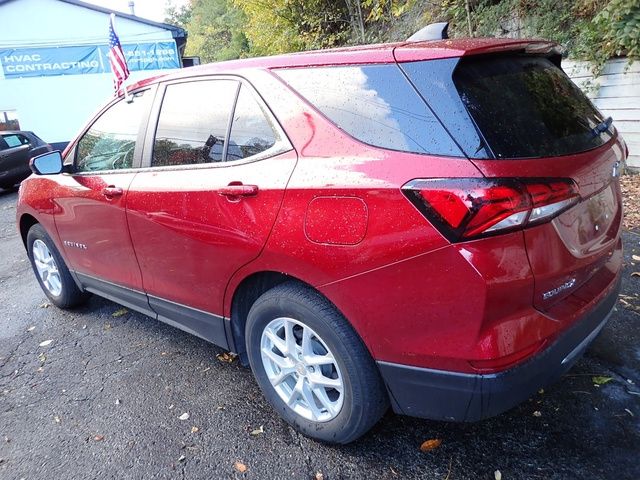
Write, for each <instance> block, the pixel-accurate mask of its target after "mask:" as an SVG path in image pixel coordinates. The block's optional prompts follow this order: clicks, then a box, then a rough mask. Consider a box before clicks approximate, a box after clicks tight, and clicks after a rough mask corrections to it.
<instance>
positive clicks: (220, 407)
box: [216, 405, 224, 410]
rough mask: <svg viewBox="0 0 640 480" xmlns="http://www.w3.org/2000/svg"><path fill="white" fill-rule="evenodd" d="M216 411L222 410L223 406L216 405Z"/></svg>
mask: <svg viewBox="0 0 640 480" xmlns="http://www.w3.org/2000/svg"><path fill="white" fill-rule="evenodd" d="M216 410H224V405H218V407H217V408H216Z"/></svg>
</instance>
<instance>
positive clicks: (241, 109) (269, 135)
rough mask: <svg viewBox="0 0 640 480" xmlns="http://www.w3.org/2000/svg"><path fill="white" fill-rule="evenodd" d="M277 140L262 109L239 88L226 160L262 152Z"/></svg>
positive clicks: (238, 158)
mask: <svg viewBox="0 0 640 480" xmlns="http://www.w3.org/2000/svg"><path fill="white" fill-rule="evenodd" d="M277 140H278V137H277V135H276V133H275V131H274V130H273V128H272V127H271V125H270V124H269V120H268V117H267V115H266V114H265V112H264V110H263V109H262V107H261V106H260V105H259V104H258V102H257V101H256V99H255V98H254V97H253V95H252V94H251V92H250V91H249V89H248V88H247V87H244V86H243V87H241V89H240V95H239V96H238V102H237V103H236V108H235V110H234V113H233V121H232V124H231V135H230V137H229V147H228V148H227V158H226V160H227V161H232V160H240V159H242V158H247V157H251V156H253V155H256V154H258V153H261V152H264V151H265V150H268V149H270V148H271V147H273V146H274V145H275V144H276V141H277Z"/></svg>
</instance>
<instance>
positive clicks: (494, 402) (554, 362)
mask: <svg viewBox="0 0 640 480" xmlns="http://www.w3.org/2000/svg"><path fill="white" fill-rule="evenodd" d="M620 283H621V277H619V278H618V279H617V280H616V281H615V286H614V288H613V289H612V291H611V292H610V293H609V294H608V295H607V296H606V297H605V298H604V299H602V300H601V301H600V302H599V303H598V305H597V306H596V307H595V308H594V309H592V310H591V311H590V312H589V313H588V314H586V315H585V316H584V317H583V318H582V319H580V320H578V321H576V322H575V324H574V325H573V326H572V327H570V328H569V329H568V330H566V331H565V332H563V333H562V334H560V336H559V337H558V338H557V339H556V340H555V341H554V343H552V344H551V345H550V346H549V347H547V348H546V349H545V350H543V351H542V352H540V353H538V354H536V355H535V356H533V357H532V358H531V359H529V360H527V361H526V362H524V363H522V364H520V365H518V366H516V367H514V368H512V369H509V370H505V371H503V372H499V373H494V374H468V373H457V372H447V371H442V370H432V369H427V368H419V367H412V366H407V365H400V364H395V363H388V362H382V361H379V362H378V367H379V368H380V373H381V374H382V377H383V379H384V381H385V383H386V385H387V389H388V390H389V393H390V397H391V402H392V405H393V409H394V411H395V412H396V413H400V414H403V415H410V416H413V417H422V418H430V419H434V420H450V421H466V422H472V421H477V420H482V419H484V418H488V417H492V416H494V415H498V414H500V413H502V412H504V411H506V410H508V409H510V408H512V407H514V406H516V405H518V404H519V403H521V402H522V401H524V400H526V399H527V398H529V397H530V396H531V395H532V394H533V393H535V392H536V391H537V390H539V389H540V388H541V387H544V386H545V385H548V384H549V383H551V382H553V381H554V380H556V379H557V378H558V377H560V376H561V375H562V374H564V373H565V372H566V371H567V370H569V369H570V368H571V366H572V365H573V364H574V363H575V362H576V361H577V360H578V358H580V356H581V355H582V354H583V353H584V351H585V350H586V348H587V347H588V345H589V344H590V343H591V341H592V340H593V339H594V338H595V337H596V336H597V335H598V333H600V330H602V328H603V327H604V325H605V324H606V322H607V320H608V319H609V316H610V315H611V311H612V309H613V307H614V305H615V304H616V301H617V299H618V293H619V291H620Z"/></svg>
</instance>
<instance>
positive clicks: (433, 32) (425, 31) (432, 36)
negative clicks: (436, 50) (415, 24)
mask: <svg viewBox="0 0 640 480" xmlns="http://www.w3.org/2000/svg"><path fill="white" fill-rule="evenodd" d="M448 30H449V22H439V23H431V24H429V25H427V26H426V27H423V28H421V29H420V30H418V31H417V32H416V33H414V34H413V35H411V36H410V37H409V38H407V42H424V41H426V40H444V39H446V38H449V33H448Z"/></svg>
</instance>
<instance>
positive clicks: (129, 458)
mask: <svg viewBox="0 0 640 480" xmlns="http://www.w3.org/2000/svg"><path fill="white" fill-rule="evenodd" d="M16 198H17V194H16V193H15V192H2V191H0V259H2V262H1V263H0V318H1V319H2V326H1V327H0V478H2V479H7V480H8V479H19V478H25V479H67V478H74V479H75V478H77V479H89V478H118V479H122V478H176V477H181V478H187V479H196V478H202V479H205V478H206V479H212V478H216V479H217V478H247V479H285V478H292V479H314V478H318V479H319V478H324V479H325V480H333V479H341V478H344V479H347V478H366V479H400V478H425V479H448V480H455V479H474V480H475V479H494V478H496V476H497V474H496V473H495V472H496V470H499V471H500V472H501V476H502V478H503V479H505V480H509V479H521V478H523V479H554V478H558V479H574V478H575V479H609V478H610V479H618V480H619V479H637V478H640V461H639V458H640V455H639V454H640V396H639V394H640V328H639V327H638V315H639V313H638V312H639V311H640V284H639V282H640V277H636V276H631V273H633V272H635V271H636V270H638V271H640V261H639V262H637V263H638V265H634V263H636V262H635V261H634V260H633V257H632V255H640V235H639V234H638V233H634V232H633V231H626V232H625V233H624V242H625V247H626V251H625V259H626V266H625V272H624V282H623V297H622V301H621V302H620V303H619V304H618V307H617V311H616V312H615V313H614V315H613V316H612V318H611V321H610V322H609V324H608V325H607V326H606V328H605V329H604V331H603V333H602V334H601V335H600V336H599V337H598V338H597V340H596V341H595V342H594V344H593V345H592V347H591V348H590V349H589V351H588V352H587V354H586V355H585V357H584V358H583V359H582V360H581V361H580V362H579V363H578V364H577V365H576V366H575V367H574V368H573V369H572V370H571V371H570V372H569V373H568V374H567V375H566V376H564V377H563V378H562V379H561V380H560V381H559V382H558V383H556V384H555V385H553V386H550V387H549V388H547V389H545V391H544V392H541V393H539V394H538V395H536V396H535V397H534V398H532V399H530V400H529V401H527V402H525V403H524V404H522V405H520V406H519V407H517V408H515V409H513V410H511V411H510V412H508V413H506V414H503V415H501V416H499V417H497V418H494V419H490V420H486V421H483V422H480V423H475V424H449V423H442V422H432V421H426V420H417V419H412V418H404V417H399V416H396V415H393V414H391V413H389V414H387V415H386V416H385V418H384V419H383V420H382V421H381V422H380V423H379V424H378V425H377V426H376V427H375V428H374V429H373V430H372V431H371V432H370V433H369V434H367V435H366V436H365V437H364V438H362V439H361V440H359V441H358V442H356V443H354V444H352V445H349V446H344V447H334V446H326V445H322V444H319V443H316V442H314V441H312V440H309V439H307V438H305V437H302V436H300V435H298V434H297V433H296V432H294V431H293V430H292V429H291V428H289V427H288V426H287V425H286V424H284V422H282V421H281V420H279V419H278V417H277V416H276V415H275V414H274V413H273V412H272V411H271V409H270V408H269V407H268V405H267V404H266V402H265V400H264V399H263V398H262V395H261V394H260V391H259V390H258V387H257V386H256V384H255V383H254V381H253V378H252V375H251V372H250V371H249V370H248V369H246V368H243V367H241V366H239V365H238V364H237V363H236V362H234V363H225V362H223V361H220V360H218V359H217V358H216V355H218V354H221V353H223V352H222V350H220V349H218V348H216V347H214V346H212V345H210V344H207V343H205V342H204V341H202V340H200V339H198V338H195V337H192V336H189V335H187V334H185V333H182V332H180V331H179V330H176V329H173V328H171V327H169V326H167V325H164V324H162V323H159V322H156V321H154V320H151V319H149V318H147V317H144V316H142V315H140V314H137V313H130V312H127V313H125V314H123V315H122V316H116V317H114V316H113V314H114V313H115V312H117V311H118V310H121V307H119V306H118V305H116V304H115V303H112V302H109V301H107V300H102V299H100V298H97V297H94V298H92V299H91V301H90V302H89V303H88V304H87V305H86V306H85V307H83V308H80V309H77V310H74V311H61V310H58V309H56V308H54V307H50V306H48V303H47V302H46V298H45V296H44V294H43V293H42V292H41V290H40V288H39V286H38V284H37V283H36V280H35V278H34V276H33V274H32V272H31V269H30V266H29V263H28V262H27V259H26V255H25V252H24V249H23V247H22V245H21V242H20V240H19V238H18V235H17V233H16V229H15V219H14V216H15V202H16ZM638 258H639V259H640V257H638ZM48 341H50V343H49V344H48V345H46V346H43V345H44V343H43V342H48ZM593 377H605V378H604V379H600V381H606V383H604V384H603V385H600V386H597V385H595V384H594V378H593ZM608 379H610V380H608ZM185 413H187V414H188V417H189V418H188V419H185V420H181V419H180V417H182V418H185V417H186V415H183V414H185ZM260 427H262V430H263V432H262V433H258V434H256V435H252V434H251V432H252V431H254V430H259V429H260ZM428 439H440V440H441V441H442V443H441V445H440V446H439V447H437V448H435V449H434V450H431V451H429V452H421V451H420V445H421V443H422V442H424V441H425V440H428ZM236 462H239V463H241V464H242V465H244V466H245V467H246V471H245V472H244V473H240V472H239V471H238V470H237V468H240V469H242V467H241V465H239V463H236ZM234 464H235V467H234ZM236 467H237V468H236Z"/></svg>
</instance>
